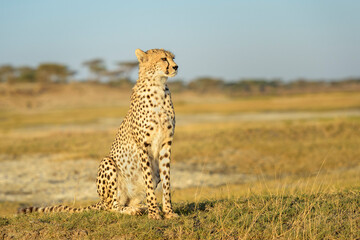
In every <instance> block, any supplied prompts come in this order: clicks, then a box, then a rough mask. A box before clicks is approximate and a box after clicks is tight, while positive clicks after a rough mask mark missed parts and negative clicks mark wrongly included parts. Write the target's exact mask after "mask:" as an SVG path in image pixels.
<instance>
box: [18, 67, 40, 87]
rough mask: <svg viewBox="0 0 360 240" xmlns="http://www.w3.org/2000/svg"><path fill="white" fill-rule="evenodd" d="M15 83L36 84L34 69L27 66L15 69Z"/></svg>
mask: <svg viewBox="0 0 360 240" xmlns="http://www.w3.org/2000/svg"><path fill="white" fill-rule="evenodd" d="M16 73H17V77H16V82H30V83H33V82H36V69H34V68H32V67H28V66H22V67H18V68H17V69H16Z"/></svg>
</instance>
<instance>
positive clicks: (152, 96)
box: [19, 49, 178, 219]
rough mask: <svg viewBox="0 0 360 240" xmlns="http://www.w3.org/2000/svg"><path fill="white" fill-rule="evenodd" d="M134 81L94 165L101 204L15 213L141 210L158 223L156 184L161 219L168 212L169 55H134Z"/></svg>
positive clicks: (171, 127)
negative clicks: (104, 152) (114, 130)
mask: <svg viewBox="0 0 360 240" xmlns="http://www.w3.org/2000/svg"><path fill="white" fill-rule="evenodd" d="M135 54H136V57H137V59H138V60H139V79H138V80H137V83H136V84H135V86H134V88H133V92H132V95H131V101H130V109H129V111H128V113H127V114H126V116H125V118H124V120H123V122H122V123H121V125H120V128H119V131H118V133H117V135H116V138H115V140H114V142H113V144H112V147H111V150H110V153H109V156H107V157H105V158H104V159H103V160H102V161H101V163H100V166H99V170H98V176H97V181H96V184H97V192H98V194H99V196H100V201H99V202H98V203H96V204H94V205H91V206H88V207H84V208H72V207H67V206H62V205H59V206H53V207H44V208H37V207H29V208H25V209H21V210H20V211H19V212H22V213H30V212H35V211H36V212H81V211H85V210H87V209H99V210H100V209H103V210H109V211H118V212H120V213H123V214H130V215H140V214H142V213H143V212H144V211H145V210H146V207H145V206H144V205H142V203H143V201H144V200H145V199H146V205H147V209H148V212H149V218H153V219H160V218H161V216H160V213H159V209H158V207H157V204H156V197H155V193H154V190H155V189H156V187H157V186H158V184H159V183H160V182H161V184H162V189H163V197H162V204H163V212H164V216H165V218H173V217H177V216H178V215H177V214H176V213H174V212H173V209H172V206H171V196H170V156H171V144H172V141H173V136H174V129H175V112H174V108H173V104H172V101H171V95H170V91H169V88H168V87H167V85H166V80H167V78H168V77H174V76H175V75H176V74H177V69H178V66H177V64H176V63H175V62H174V55H173V54H172V53H171V52H169V51H165V50H163V49H151V50H148V51H147V52H143V51H142V50H140V49H136V51H135Z"/></svg>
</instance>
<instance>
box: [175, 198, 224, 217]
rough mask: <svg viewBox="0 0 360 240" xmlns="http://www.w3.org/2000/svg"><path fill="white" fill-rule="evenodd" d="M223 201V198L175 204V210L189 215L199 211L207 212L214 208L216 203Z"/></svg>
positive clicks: (180, 213)
mask: <svg viewBox="0 0 360 240" xmlns="http://www.w3.org/2000/svg"><path fill="white" fill-rule="evenodd" d="M222 201H223V200H217V201H202V202H199V203H194V202H192V203H180V204H176V205H175V212H176V213H178V214H179V215H183V216H188V215H191V214H193V213H195V212H199V211H203V212H207V211H209V209H210V208H213V207H214V206H215V204H216V203H220V202H222Z"/></svg>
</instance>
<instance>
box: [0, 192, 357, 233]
mask: <svg viewBox="0 0 360 240" xmlns="http://www.w3.org/2000/svg"><path fill="white" fill-rule="evenodd" d="M359 190H360V189H359V188H357V189H351V190H344V191H340V192H335V193H323V192H317V193H314V194H304V193H297V194H291V195H289V194H277V195H274V194H261V195H257V194H249V195H248V196H244V197H239V198H233V197H230V198H226V199H221V200H204V201H200V202H197V203H193V202H183V203H176V204H175V212H177V213H178V214H179V215H180V218H179V219H174V220H162V221H155V220H148V219H147V216H141V217H133V216H124V215H120V214H116V213H109V212H95V211H94V212H85V213H78V214H67V213H56V214H47V215H45V214H31V215H21V216H15V217H5V218H4V217H2V218H0V226H1V230H0V231H1V234H6V235H7V236H8V237H11V236H14V237H15V238H29V237H30V238H48V239H68V238H78V239H112V238H126V239H273V238H276V239H356V238H359V237H360V228H359V225H360V218H359V216H360V209H359V205H360V191H359Z"/></svg>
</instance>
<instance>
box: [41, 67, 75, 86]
mask: <svg viewBox="0 0 360 240" xmlns="http://www.w3.org/2000/svg"><path fill="white" fill-rule="evenodd" d="M74 73H75V72H72V71H70V70H69V69H68V67H67V66H65V65H62V64H57V63H43V64H40V65H39V66H38V68H37V70H36V80H37V81H38V82H41V83H49V82H56V83H66V82H67V81H68V77H69V76H71V75H73V74H74Z"/></svg>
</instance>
